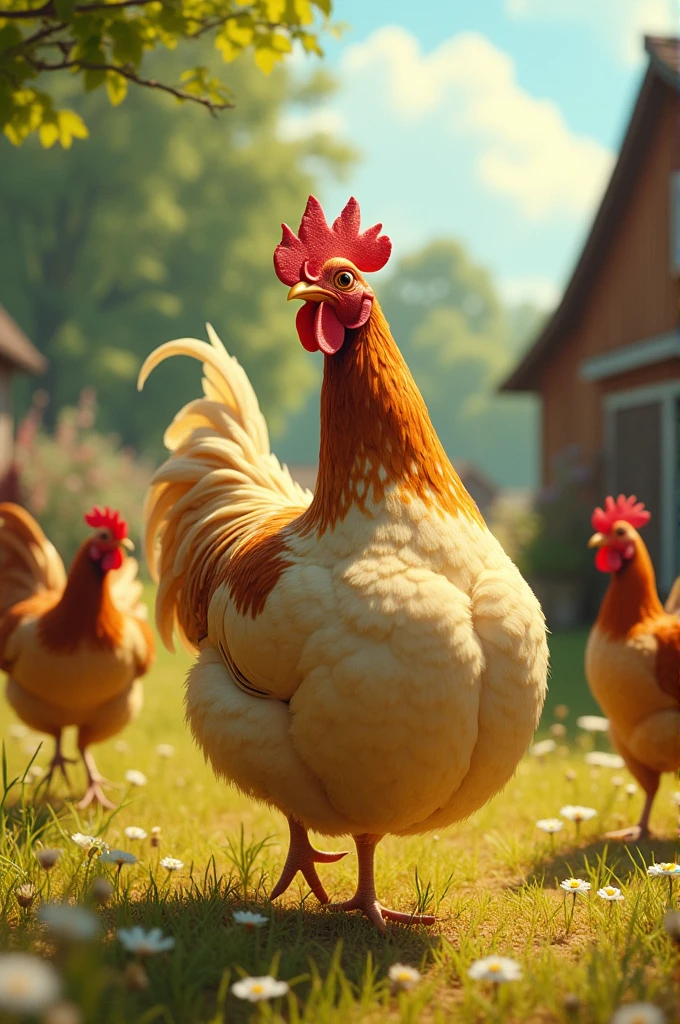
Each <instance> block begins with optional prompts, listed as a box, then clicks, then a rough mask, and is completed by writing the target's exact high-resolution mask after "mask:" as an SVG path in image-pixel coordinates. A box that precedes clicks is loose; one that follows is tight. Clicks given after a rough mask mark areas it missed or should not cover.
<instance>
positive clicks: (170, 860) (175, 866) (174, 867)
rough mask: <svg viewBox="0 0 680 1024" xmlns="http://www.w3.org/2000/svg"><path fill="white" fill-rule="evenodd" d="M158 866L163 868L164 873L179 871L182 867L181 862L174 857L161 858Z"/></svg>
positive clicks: (182, 862) (182, 863)
mask: <svg viewBox="0 0 680 1024" xmlns="http://www.w3.org/2000/svg"><path fill="white" fill-rule="evenodd" d="M159 863H160V866H161V867H162V868H165V870H166V871H179V870H180V869H181V868H183V867H184V861H183V860H177V858H176V857H163V860H161V861H160V862H159Z"/></svg>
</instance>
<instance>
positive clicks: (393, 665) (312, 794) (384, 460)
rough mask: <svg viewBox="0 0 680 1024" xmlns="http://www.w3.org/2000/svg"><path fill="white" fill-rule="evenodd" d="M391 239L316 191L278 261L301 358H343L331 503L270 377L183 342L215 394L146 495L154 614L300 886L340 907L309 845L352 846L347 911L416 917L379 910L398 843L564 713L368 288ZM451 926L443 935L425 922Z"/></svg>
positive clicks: (217, 742) (486, 782) (331, 435)
mask: <svg viewBox="0 0 680 1024" xmlns="http://www.w3.org/2000/svg"><path fill="white" fill-rule="evenodd" d="M380 227H381V226H380V225H377V226H375V227H373V228H370V229H369V230H367V231H365V232H364V233H361V232H360V230H359V207H358V204H357V203H356V201H355V200H354V199H351V200H350V201H349V203H348V204H347V206H346V207H345V209H344V211H343V212H342V214H341V215H340V217H339V218H338V219H337V220H336V221H335V222H334V224H333V226H332V228H329V227H328V225H327V223H326V220H325V218H324V215H323V211H322V210H321V207H320V205H319V203H318V202H317V201H316V200H315V199H314V198H313V197H310V199H309V202H308V204H307V208H306V211H305V214H304V217H303V220H302V224H301V227H300V231H299V236H296V235H295V234H294V233H293V232H292V231H291V230H290V228H288V227H287V226H285V225H284V228H283V240H282V242H281V244H280V245H279V246H278V248H277V250H276V254H275V257H274V262H275V267H276V272H277V274H278V276H279V278H280V279H281V281H283V282H284V283H285V284H287V285H288V286H291V287H290V291H289V294H288V298H289V299H299V300H301V301H303V303H304V305H303V306H302V307H301V309H300V311H299V313H298V316H297V329H298V334H299V337H300V340H301V342H302V344H303V346H304V347H305V348H306V349H308V350H309V351H318V350H321V352H323V354H324V356H325V360H324V381H323V389H322V396H321V448H320V455H319V471H318V479H317V484H316V490H315V493H314V495H313V496H312V495H311V494H309V493H308V492H303V491H302V490H301V489H300V488H299V487H298V486H297V485H296V484H295V483H294V482H293V481H292V480H291V478H290V476H289V474H288V471H287V470H286V469H285V468H282V467H281V466H280V465H279V463H278V461H277V460H276V459H275V457H274V456H273V455H271V454H270V450H269V441H268V436H267V429H266V425H265V422H264V419H263V417H262V414H261V413H260V410H259V408H258V404H257V400H256V398H255V395H254V393H253V391H252V388H251V387H250V384H249V382H248V379H247V377H246V375H245V373H244V372H243V370H242V369H241V368H240V366H239V365H238V363H237V362H236V361H235V360H234V359H233V358H230V357H229V356H228V355H227V354H226V352H225V350H224V349H223V347H222V345H221V343H220V341H219V339H218V338H217V336H216V335H215V333H214V331H213V330H212V329H211V328H210V327H208V333H209V337H210V340H211V345H207V344H205V343H201V342H198V341H194V340H190V339H185V340H180V341H175V342H169V343H168V344H166V345H162V346H161V347H160V348H159V349H157V350H156V351H155V352H154V353H152V355H151V356H149V358H148V359H147V361H146V363H145V365H144V366H143V368H142V371H141V375H140V387H141V386H142V385H143V383H144V381H145V380H146V378H147V376H148V375H149V373H150V372H151V370H152V369H153V368H154V367H155V366H157V365H158V364H159V363H160V362H162V361H163V360H164V359H166V358H167V357H168V356H172V355H179V354H184V355H190V356H193V357H194V358H196V359H199V360H201V361H202V363H203V370H204V374H205V378H204V381H203V390H204V394H205V398H204V399H201V400H197V401H194V402H192V403H191V404H190V405H188V406H187V407H186V408H185V409H183V410H182V411H181V412H180V413H178V415H177V417H176V418H175V421H174V423H173V424H172V425H171V427H170V428H169V430H168V431H167V433H166V438H165V441H166V445H167V446H168V448H169V449H170V450H171V452H172V454H171V456H170V458H169V459H168V460H167V462H166V463H165V464H164V465H163V466H162V467H161V468H160V469H159V470H158V471H157V472H156V474H155V476H154V478H153V480H152V485H151V489H150V493H149V497H148V502H147V508H146V516H147V524H148V526H147V554H148V558H149V564H150V565H151V566H152V571H153V572H154V573H155V574H156V575H157V577H158V579H159V583H160V585H159V590H158V596H157V604H156V613H157V622H158V627H159V629H160V632H161V635H162V637H163V639H164V641H165V643H166V644H167V645H168V646H169V647H172V635H173V630H174V629H175V628H176V629H177V631H178V633H179V635H180V637H182V639H183V640H184V641H185V643H186V644H187V645H188V646H189V647H190V648H191V649H193V650H198V651H199V652H200V653H199V658H198V661H197V663H196V664H195V665H194V667H193V668H192V670H191V672H190V674H189V679H188V687H187V696H186V705H187V716H188V720H189V723H190V725H191V728H192V730H193V732H194V735H195V737H196V739H197V740H198V742H199V744H200V745H201V746H202V748H203V750H204V751H205V753H206V755H207V757H208V758H209V759H210V761H211V762H212V765H213V767H214V769H215V771H216V772H217V773H218V774H219V775H221V776H223V777H224V778H226V779H229V780H231V781H232V782H234V783H235V784H236V785H237V786H238V787H239V788H240V789H242V790H243V791H244V792H246V793H248V794H250V795H252V796H253V797H256V798H257V799H260V800H263V801H265V802H267V803H269V804H271V805H274V806H276V807H278V808H280V809H281V810H282V811H283V812H284V813H285V814H286V815H287V816H288V820H289V825H290V833H291V842H290V849H289V854H288V858H287V861H286V864H285V866H284V869H283V873H282V875H281V878H280V880H279V882H278V883H277V885H276V886H275V887H274V890H273V891H272V894H271V895H272V898H275V897H276V896H278V895H280V893H282V892H283V891H284V890H285V889H286V888H287V886H288V885H289V884H290V882H291V881H292V879H293V878H294V876H295V874H296V872H297V871H298V870H300V871H302V873H303V875H304V877H305V878H306V879H307V881H308V883H309V884H310V886H311V888H312V889H313V891H314V893H315V894H316V895H317V897H318V898H319V899H320V900H322V901H324V902H325V901H326V900H327V896H326V893H325V891H324V889H323V886H322V885H321V882H320V881H319V879H318V876H317V874H316V869H315V866H314V864H315V862H317V861H320V860H321V861H326V860H329V859H336V858H337V857H338V856H341V854H323V853H320V852H319V851H316V850H314V849H313V848H312V846H311V844H310V842H309V839H308V837H307V831H306V830H307V829H308V828H313V829H315V830H317V831H319V832H322V833H325V834H328V835H340V834H351V835H352V836H353V837H354V839H355V842H356V846H357V852H358V857H359V882H358V887H357V891H356V894H355V896H354V897H353V898H352V899H351V900H349V901H348V902H347V903H344V904H340V907H342V908H345V909H360V910H362V911H363V912H364V913H365V914H366V915H367V916H368V917H369V919H370V920H372V921H373V922H374V923H375V924H376V925H377V926H378V927H379V928H381V929H383V930H384V927H385V925H384V920H383V918H390V919H393V920H400V921H411V920H414V918H412V916H411V915H409V914H400V913H398V912H396V911H392V910H387V909H386V908H384V907H382V906H381V905H380V903H379V902H378V899H377V895H376V889H375V883H374V876H373V855H374V850H375V846H376V844H377V842H378V841H379V840H380V838H381V837H382V836H383V835H385V834H386V833H397V834H401V835H404V834H413V833H421V832H426V831H429V830H430V829H435V828H441V827H442V826H445V825H448V824H450V823H451V822H453V821H457V820H460V819H462V818H464V817H466V816H467V815H469V814H471V813H472V812H473V811H475V810H476V809H477V808H478V807H480V806H481V805H482V804H483V803H484V802H485V801H486V800H488V799H489V798H490V797H491V796H492V795H493V794H494V793H496V792H497V791H498V790H499V789H500V788H501V787H502V786H503V785H505V783H506V782H507V781H508V779H509V778H510V777H511V775H512V774H513V772H514V770H515V767H516V765H517V762H518V760H519V759H520V757H521V756H522V753H523V752H524V750H525V749H526V747H527V745H528V743H529V741H530V740H531V737H532V735H533V732H534V729H535V727H536V724H537V721H538V717H539V714H540V710H541V707H542V704H543V698H544V692H545V685H546V672H547V647H546V639H545V627H544V620H543V615H542V613H541V610H540V607H539V605H538V603H537V601H536V599H535V598H534V596H533V594H532V593H531V591H530V590H529V588H528V586H527V585H526V583H525V582H524V580H523V579H522V577H521V576H520V574H519V572H518V571H517V569H516V568H515V566H514V565H513V564H512V563H511V562H510V560H509V559H508V558H507V556H506V555H505V554H504V552H503V550H502V549H501V547H500V545H499V544H498V543H497V541H496V540H495V539H494V538H493V537H492V535H491V534H490V533H489V531H488V530H487V528H486V526H485V524H484V522H483V520H482V518H481V516H480V514H479V511H478V510H477V507H476V506H475V505H474V503H473V502H472V500H471V498H470V496H469V495H468V494H467V492H466V491H465V489H464V488H463V486H462V484H461V482H460V480H459V478H458V476H457V475H456V473H455V471H454V470H453V468H452V466H451V464H450V462H449V460H448V458H447V456H446V454H445V452H444V450H443V448H442V446H441V444H440V442H439V440H438V438H437V436H436V433H435V431H434V428H433V427H432V424H431V422H430V419H429V416H428V414H427V410H426V408H425V405H424V403H423V400H422V398H421V396H420V393H419V392H418V389H417V387H416V385H415V383H414V381H413V378H412V377H411V375H410V373H409V371H408V368H407V366H406V365H405V363H404V361H403V359H402V357H401V355H400V353H399V350H398V349H397V346H396V345H395V342H394V340H393V339H392V336H391V334H390V330H389V327H388V325H387V322H386V321H385V318H384V316H383V314H382V312H381V310H380V307H379V305H378V303H377V301H376V299H375V296H374V294H373V291H372V289H371V288H370V287H369V285H368V284H367V282H366V280H365V279H364V277H363V272H366V271H375V270H379V269H380V268H381V267H383V266H384V265H385V263H386V262H387V260H388V258H389V255H390V250H391V243H390V241H389V239H388V238H386V237H385V236H383V235H380ZM419 920H422V921H426V922H428V923H429V922H431V921H432V920H433V918H429V917H428V918H425V917H423V918H419Z"/></svg>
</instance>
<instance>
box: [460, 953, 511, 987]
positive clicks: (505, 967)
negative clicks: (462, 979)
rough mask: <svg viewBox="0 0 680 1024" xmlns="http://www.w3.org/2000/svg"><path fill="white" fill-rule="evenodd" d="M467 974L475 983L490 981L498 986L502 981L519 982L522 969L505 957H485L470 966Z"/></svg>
mask: <svg viewBox="0 0 680 1024" xmlns="http://www.w3.org/2000/svg"><path fill="white" fill-rule="evenodd" d="M468 974H469V975H470V977H471V978H474V979H475V981H492V982H493V983H494V984H495V985H498V984H499V983H500V982H502V981H519V979H520V978H521V977H522V968H521V966H520V964H518V963H517V961H516V960H511V959H510V958H509V957H507V956H485V957H484V958H483V959H482V960H475V961H474V962H473V963H472V964H470V968H469V970H468Z"/></svg>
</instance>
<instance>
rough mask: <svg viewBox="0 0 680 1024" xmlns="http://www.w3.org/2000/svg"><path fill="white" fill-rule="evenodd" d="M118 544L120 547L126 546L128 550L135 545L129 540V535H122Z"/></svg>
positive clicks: (132, 549)
mask: <svg viewBox="0 0 680 1024" xmlns="http://www.w3.org/2000/svg"><path fill="white" fill-rule="evenodd" d="M120 546H121V547H122V548H126V549H127V550H128V551H134V550H135V546H134V544H133V543H132V541H131V540H130V538H129V537H123V539H122V540H121V542H120Z"/></svg>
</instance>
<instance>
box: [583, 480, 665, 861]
mask: <svg viewBox="0 0 680 1024" xmlns="http://www.w3.org/2000/svg"><path fill="white" fill-rule="evenodd" d="M649 519H650V514H649V512H647V510H646V509H645V507H644V505H643V504H642V502H637V503H636V499H635V496H633V497H631V498H625V497H624V496H623V495H622V494H621V495H619V497H618V498H617V499H616V501H614V499H613V498H611V497H609V498H607V500H606V502H605V508H604V509H601V508H598V509H595V512H594V513H593V520H592V522H593V528H594V529H595V530H596V531H597V533H595V534H594V535H593V536H592V537H591V538H590V541H589V545H590V547H596V548H597V549H598V551H597V557H596V560H595V564H596V566H597V568H598V569H599V570H600V571H601V572H608V573H611V582H610V584H609V589H608V590H607V593H606V595H605V598H604V600H603V602H602V607H601V608H600V613H599V615H598V617H597V620H596V622H595V625H594V626H593V629H592V631H591V633H590V637H589V639H588V646H587V648H586V675H587V678H588V683H589V685H590V689H591V690H592V693H593V696H594V697H595V699H596V700H597V702H598V703H599V705H600V707H601V708H602V710H603V711H604V713H605V714H606V715H607V717H608V718H609V722H610V731H611V738H612V742H613V744H614V746H615V747H616V749H617V750H618V751H619V753H620V754H621V756H622V757H623V759H624V761H625V762H626V765H627V767H628V770H629V771H630V773H631V774H632V775H633V777H634V778H635V779H637V781H638V782H639V783H640V785H641V786H642V789H643V790H644V792H645V804H644V808H643V811H642V816H641V817H640V820H639V822H638V823H637V825H633V826H631V827H629V828H625V829H621V830H620V831H617V832H611V833H609V836H608V838H611V839H624V840H626V839H627V840H631V841H634V840H636V839H640V838H643V837H644V836H646V835H648V833H649V816H650V813H651V810H652V804H653V802H654V797H655V796H656V791H657V789H658V788H659V780H660V777H661V774H662V773H663V772H672V771H677V769H678V768H680V619H678V618H676V617H675V615H673V614H670V612H669V611H668V610H665V609H664V608H663V606H662V604H661V601H660V600H659V595H658V593H657V590H656V581H655V578H654V569H653V567H652V560H651V558H650V557H649V552H648V551H647V548H646V546H645V543H644V541H643V540H642V538H641V537H640V534H639V533H638V532H637V529H636V527H640V526H644V525H645V523H647V522H649ZM675 591H677V587H676V588H675ZM671 607H673V601H672V600H670V599H669V603H668V604H667V608H669V609H670V608H671Z"/></svg>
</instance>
